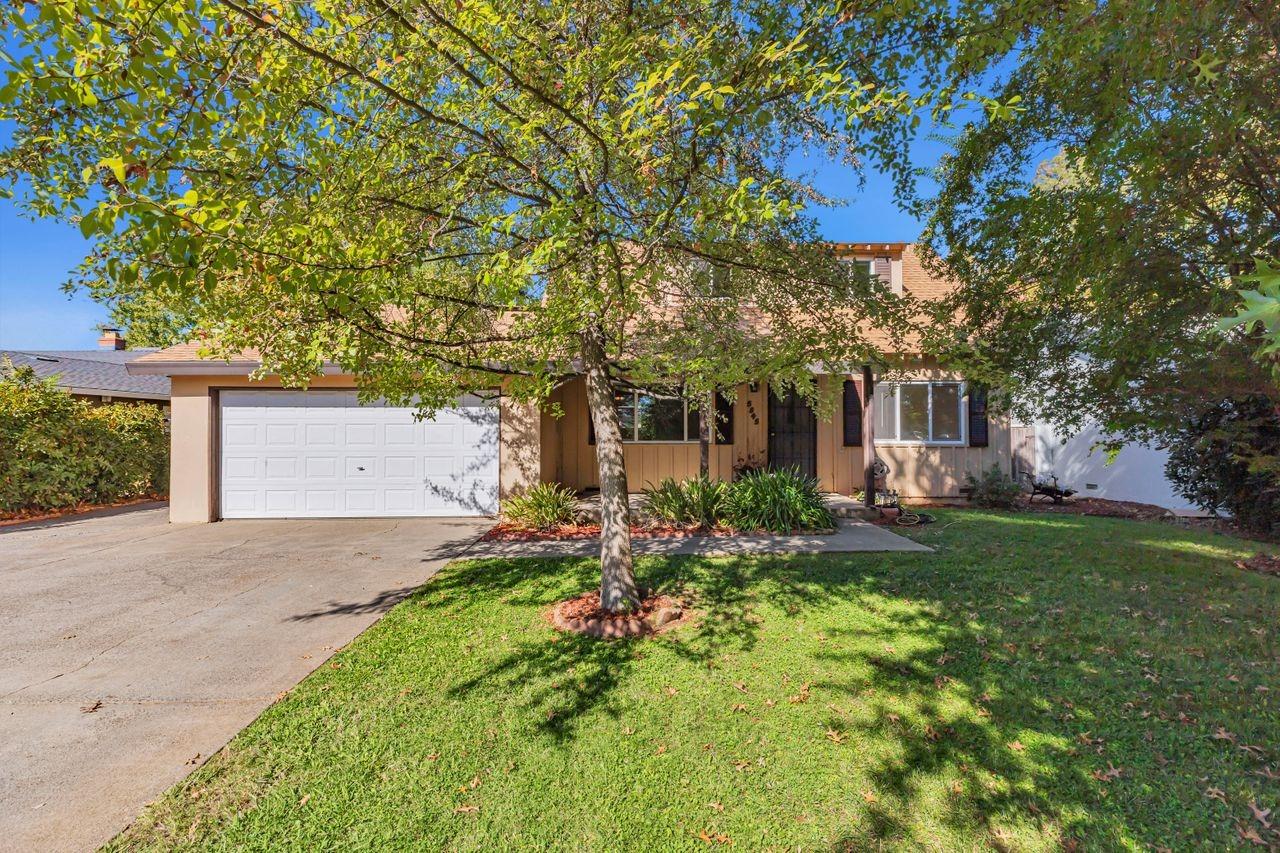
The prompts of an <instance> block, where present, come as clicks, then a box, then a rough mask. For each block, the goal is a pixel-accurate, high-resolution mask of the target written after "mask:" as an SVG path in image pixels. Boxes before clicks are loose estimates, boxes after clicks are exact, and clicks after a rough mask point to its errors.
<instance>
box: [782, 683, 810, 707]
mask: <svg viewBox="0 0 1280 853" xmlns="http://www.w3.org/2000/svg"><path fill="white" fill-rule="evenodd" d="M810 685H811V682H808V681H806V682H805V683H804V685H803V686H801V688H800V692H799V693H797V694H796V695H794V696H791V697H788V700H787V701H789V702H791V704H793V705H800V704H802V703H804V702H808V701H809V687H810Z"/></svg>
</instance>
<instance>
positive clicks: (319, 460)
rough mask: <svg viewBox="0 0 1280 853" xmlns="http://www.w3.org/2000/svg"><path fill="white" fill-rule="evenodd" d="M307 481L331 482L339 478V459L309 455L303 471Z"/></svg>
mask: <svg viewBox="0 0 1280 853" xmlns="http://www.w3.org/2000/svg"><path fill="white" fill-rule="evenodd" d="M303 470H304V473H305V478H306V479H307V480H322V479H323V480H331V479H334V478H336V477H337V476H338V457H336V456H312V455H308V456H307V457H306V460H305V468H304V469H303Z"/></svg>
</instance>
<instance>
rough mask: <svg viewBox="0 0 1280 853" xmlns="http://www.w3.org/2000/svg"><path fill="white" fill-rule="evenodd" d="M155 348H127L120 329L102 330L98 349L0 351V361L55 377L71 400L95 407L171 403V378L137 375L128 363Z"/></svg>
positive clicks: (40, 374) (48, 376)
mask: <svg viewBox="0 0 1280 853" xmlns="http://www.w3.org/2000/svg"><path fill="white" fill-rule="evenodd" d="M153 352H156V350H154V349H128V347H127V342H126V341H125V339H124V337H123V336H122V335H121V334H120V330H119V329H103V330H102V336H101V337H100V338H98V348H97V349H89V350H81V349H73V350H16V349H5V350H0V362H3V361H4V360H5V359H8V360H9V361H10V362H12V364H13V365H14V366H15V367H30V368H31V369H32V370H34V371H35V373H36V375H37V376H39V377H41V378H43V379H48V378H50V377H52V378H53V379H54V380H55V381H56V382H57V384H58V387H59V388H61V389H62V390H64V391H66V392H67V393H68V394H70V395H71V396H72V397H76V398H78V399H81V400H87V401H89V402H90V403H93V404H99V403H120V402H146V403H154V404H155V405H158V406H167V405H168V404H169V379H168V377H166V376H162V375H154V374H147V373H142V374H134V373H130V372H129V371H128V369H127V368H126V365H128V363H129V362H131V361H133V360H134V359H138V358H141V357H142V356H145V355H148V354H149V353H153Z"/></svg>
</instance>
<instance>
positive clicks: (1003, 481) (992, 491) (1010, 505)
mask: <svg viewBox="0 0 1280 853" xmlns="http://www.w3.org/2000/svg"><path fill="white" fill-rule="evenodd" d="M964 479H965V486H966V487H968V488H969V489H970V494H969V500H971V501H973V502H974V503H975V504H977V505H978V506H981V507H991V508H995V509H1016V508H1017V507H1018V505H1019V504H1020V503H1021V499H1022V487H1021V486H1019V485H1018V483H1017V482H1016V481H1015V480H1014V479H1013V478H1012V477H1010V476H1009V475H1008V474H1006V473H1005V472H1004V469H1003V468H1001V467H1000V466H999V465H992V466H991V467H990V468H988V469H987V470H985V471H983V472H982V473H981V474H980V475H979V476H977V477H975V476H973V475H972V474H965V475H964Z"/></svg>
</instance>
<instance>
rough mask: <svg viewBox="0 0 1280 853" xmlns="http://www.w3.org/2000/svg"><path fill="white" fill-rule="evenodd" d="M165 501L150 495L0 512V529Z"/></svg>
mask: <svg viewBox="0 0 1280 853" xmlns="http://www.w3.org/2000/svg"><path fill="white" fill-rule="evenodd" d="M163 500H167V498H164V497H162V496H159V495H151V496H148V497H142V498H130V499H129V500H127V501H117V502H116V503H109V504H91V503H82V504H76V505H75V506H69V507H65V508H63V509H20V510H14V511H10V512H0V527H9V526H11V525H14V524H26V523H28V522H31V521H49V520H51V519H55V518H66V517H67V516H69V515H80V514H82V513H86V512H95V511H96V510H100V509H117V508H119V507H122V506H133V505H134V504H145V503H154V502H155V501H163Z"/></svg>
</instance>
